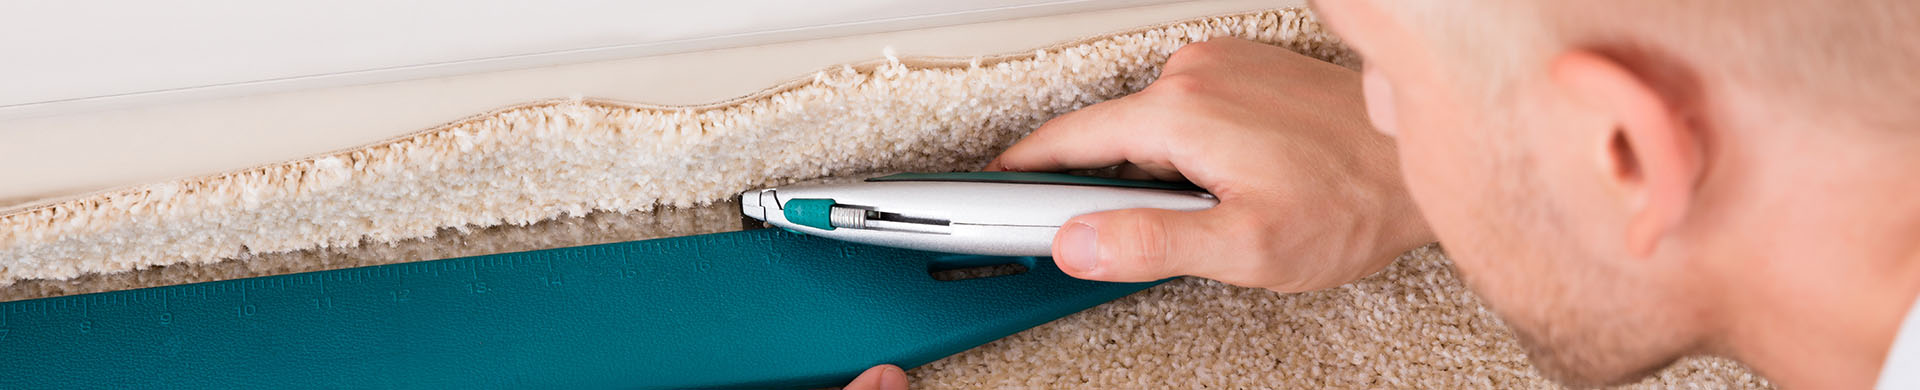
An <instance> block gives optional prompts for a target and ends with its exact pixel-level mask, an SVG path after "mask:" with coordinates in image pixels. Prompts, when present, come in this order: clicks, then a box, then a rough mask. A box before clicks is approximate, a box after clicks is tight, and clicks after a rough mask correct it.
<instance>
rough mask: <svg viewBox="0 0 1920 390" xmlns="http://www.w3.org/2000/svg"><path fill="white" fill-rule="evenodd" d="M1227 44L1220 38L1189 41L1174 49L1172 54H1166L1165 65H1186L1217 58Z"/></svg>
mask: <svg viewBox="0 0 1920 390" xmlns="http://www.w3.org/2000/svg"><path fill="white" fill-rule="evenodd" d="M1227 45H1228V43H1226V42H1224V41H1221V40H1205V41H1200V42H1194V43H1189V44H1187V45H1186V46H1181V47H1180V48H1179V49H1176V50H1174V51H1173V54H1172V55H1169V56H1167V65H1168V66H1176V65H1178V66H1186V65H1191V64H1190V63H1194V62H1199V63H1205V62H1210V61H1213V60H1217V59H1219V58H1220V56H1222V55H1223V54H1224V53H1222V52H1223V51H1225V50H1226V49H1227V48H1226V47H1225V46H1227Z"/></svg>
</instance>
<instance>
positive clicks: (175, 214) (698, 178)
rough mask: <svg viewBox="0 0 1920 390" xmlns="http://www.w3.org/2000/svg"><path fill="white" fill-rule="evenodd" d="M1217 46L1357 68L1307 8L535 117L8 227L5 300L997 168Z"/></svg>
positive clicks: (107, 194)
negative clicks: (1015, 151)
mask: <svg viewBox="0 0 1920 390" xmlns="http://www.w3.org/2000/svg"><path fill="white" fill-rule="evenodd" d="M1217 36H1234V37H1240V38H1247V39H1252V40H1256V41H1261V42H1265V43H1269V44H1280V45H1283V46H1288V47H1290V48H1293V49H1295V50H1298V51H1301V52H1303V53H1307V54H1309V55H1315V56H1317V57H1320V58H1322V59H1328V60H1333V61H1336V62H1345V63H1351V62H1352V59H1351V57H1350V56H1349V55H1348V54H1346V52H1345V51H1344V50H1343V49H1342V48H1341V47H1340V46H1339V43H1338V40H1337V39H1335V38H1332V37H1331V36H1330V35H1328V34H1326V33H1325V32H1324V31H1322V30H1321V29H1320V28H1319V26H1318V24H1316V23H1315V22H1314V21H1313V16H1312V15H1311V14H1310V13H1309V12H1307V11H1305V10H1301V9H1281V10H1270V11H1260V12H1251V13H1240V14H1231V15H1223V16H1214V17H1206V18H1199V19H1192V20H1187V21H1182V22H1174V23H1167V24H1162V25H1156V26H1151V27H1146V28H1140V29H1134V30H1128V31H1125V32H1119V33H1111V34H1104V35H1100V36H1095V37H1092V38H1086V39H1082V40H1078V41H1074V42H1073V43H1068V44H1061V45H1054V46H1050V47H1049V48H1045V49H1039V50H1034V51H1031V52H1025V53H1020V54H1007V55H998V56H981V57H966V58H964V60H963V59H962V58H955V57H922V58H909V59H899V58H891V57H890V58H886V59H882V60H874V61H867V62H863V63H859V64H849V65H843V66H839V67H834V68H829V69H827V70H823V71H820V72H817V73H816V74H815V75H814V76H813V77H811V78H805V79H797V80H794V81H790V82H787V83H784V84H780V85H776V86H774V87H770V88H768V89H765V90H762V91H760V92H756V93H753V94H749V95H746V96H742V97H739V98H735V99H730V100H727V101H723V102H717V103H712V104H704V105H696V106H660V105H647V104H636V103H626V102H619V101H612V100H603V99H585V98H580V99H555V100H545V101H537V102H532V103H526V104H520V105H515V106H510V107H506V108H502V109H497V110H494V111H490V112H487V113H484V114H481V115H476V116H472V117H468V118H465V119H462V120H459V121H454V122H450V123H447V124H445V125H441V126H436V127H433V128H430V129H427V130H423V131H420V132H416V133H413V134H408V135H405V136H400V137H395V138H392V139H389V140H388V141H383V142H376V143H372V144H369V145H367V146H363V147H358V148H350V149H347V150H342V151H337V152H333V153H323V154H320V155H316V156H310V157H306V158H301V159H295V160H289V161H286V162H281V163H275V164H266V165H262V166H257V167H253V168H248V169H242V170H237V171H231V172H227V173H222V174H215V175H205V176H196V177H191V178H186V179H180V180H173V181H168V182H162V183H156V184H148V185H139V186H130V187H125V188H121V189H115V190H107V191H99V192H94V193H90V194H85V195H80V196H75V197H68V198H61V199H56V200H52V201H44V202H39V203H35V204H31V205H24V206H16V207H13V208H11V209H7V210H4V211H0V285H5V284H10V283H12V282H13V281H15V280H19V279H67V278H72V277H74V276H78V275H81V274H85V273H108V272H120V271H127V270H134V269H142V268H146V267H152V266H158V265H166V264H174V263H206V262H212V261H218V260H220V259H223V258H229V257H235V256H239V255H241V254H244V253H250V252H251V253H276V252H285V251H292V250H299V249H308V248H316V247H334V246H352V245H358V243H360V242H362V241H363V240H371V241H376V242H391V241H397V240H403V239H410V238H419V237H427V236H430V235H432V234H433V232H434V231H435V230H436V229H438V228H444V227H486V226H494V225H501V224H515V225H523V224H528V223H533V222H537V221H541V220H546V219H551V218H555V217H561V216H568V215H583V214H585V213H587V212H590V211H595V210H603V211H644V210H649V209H651V208H653V207H655V206H657V205H671V206H682V207H684V206H690V205H697V204H705V203H708V202H712V201H714V200H718V199H724V198H726V197H729V196H731V195H732V194H733V193H736V192H738V191H742V190H745V189H748V188H749V187H751V186H754V185H763V184H769V183H779V182H783V181H792V180H797V179H803V178H809V177H819V176H826V175H831V174H835V173H845V172H852V171H871V170H879V169H888V168H900V169H904V168H911V167H914V166H928V165H937V164H939V163H942V162H948V163H950V162H952V160H958V159H977V158H982V157H984V156H988V155H990V153H991V152H993V151H997V150H999V149H1001V148H1004V147H1005V146H1006V145H1007V144H1010V143H1011V142H1012V141H1014V140H1016V139H1017V138H1018V137H1019V136H1020V135H1023V134H1025V133H1026V132H1028V131H1031V130H1032V129H1033V128H1035V127H1037V126H1038V125H1039V124H1040V123H1042V122H1044V121H1045V120H1046V119H1048V118H1051V117H1052V116H1055V115H1058V114H1061V113H1065V112H1067V111H1071V110H1073V109H1076V108H1079V107H1082V106H1085V105H1088V104H1092V103H1096V102H1099V101H1103V100H1107V99H1111V98H1115V97H1119V96H1123V95H1125V94H1127V93H1131V92H1133V91H1137V90H1139V89H1140V88H1142V87H1144V86H1145V85H1146V84H1147V83H1148V82H1150V81H1151V80H1152V78H1153V77H1154V75H1155V74H1156V73H1157V70H1158V64H1160V63H1161V62H1162V61H1164V59H1165V58H1166V56H1167V55H1168V54H1170V53H1172V51H1173V50H1175V49H1178V48H1179V47H1180V46H1183V45H1185V44H1187V43H1191V42H1195V41H1201V40H1205V39H1208V38H1210V37H1217ZM792 129H803V130H804V131H791V130H792Z"/></svg>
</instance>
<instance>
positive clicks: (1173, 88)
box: [1147, 73, 1212, 100]
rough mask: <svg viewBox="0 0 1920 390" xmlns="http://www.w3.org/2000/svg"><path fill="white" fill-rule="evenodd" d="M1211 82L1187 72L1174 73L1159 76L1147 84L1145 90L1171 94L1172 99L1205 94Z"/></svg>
mask: <svg viewBox="0 0 1920 390" xmlns="http://www.w3.org/2000/svg"><path fill="white" fill-rule="evenodd" d="M1208 84H1212V82H1211V81H1208V80H1206V79H1205V78H1203V77H1200V76H1195V75H1193V74H1188V73H1175V74H1169V75H1165V76H1161V77H1160V79H1159V80H1154V82H1153V84H1150V85H1148V86H1147V90H1149V91H1153V92H1155V93H1156V94H1160V95H1171V96H1170V97H1171V98H1174V99H1182V100H1184V99H1187V98H1191V97H1194V96H1199V95H1202V94H1205V93H1206V92H1207V90H1208V89H1210V86H1209V85H1208Z"/></svg>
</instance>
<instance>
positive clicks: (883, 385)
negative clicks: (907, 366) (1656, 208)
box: [844, 364, 907, 390]
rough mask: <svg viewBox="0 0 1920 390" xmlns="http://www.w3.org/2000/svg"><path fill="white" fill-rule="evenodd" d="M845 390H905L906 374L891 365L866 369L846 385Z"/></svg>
mask: <svg viewBox="0 0 1920 390" xmlns="http://www.w3.org/2000/svg"><path fill="white" fill-rule="evenodd" d="M844 389H846V390H907V372H906V371H904V370H901V369H900V367H898V366H894V365H892V364H882V365H878V366H873V368H869V369H867V371H866V372H862V373H860V376H859V377H855V378H853V382H852V383H848V384H847V387H845V388H844Z"/></svg>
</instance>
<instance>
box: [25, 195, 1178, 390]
mask: <svg viewBox="0 0 1920 390" xmlns="http://www.w3.org/2000/svg"><path fill="white" fill-rule="evenodd" d="M956 259H958V260H956ZM1022 260H1031V259H1022ZM1041 260H1042V261H1037V262H1033V263H1030V264H1032V266H1031V269H1030V270H1029V271H1027V272H1025V273H1021V274H1016V275H1008V276H1000V277H991V278H981V279H970V280H958V281H938V280H934V279H933V278H932V277H931V276H929V274H928V271H929V270H930V269H936V268H940V267H941V266H942V263H943V262H950V261H964V262H969V264H966V265H972V264H978V263H979V258H978V257H977V256H958V257H955V256H950V255H943V254H938V253H930V252H920V251H912V250H904V249H892V248H883V247H876V246H865V245H859V244H850V243H844V242H839V241H833V240H829V239H823V238H816V237H808V236H804V235H799V234H793V233H787V232H782V231H779V230H775V229H764V230H754V231H745V232H735V233H722V234H712V235H702V236H689V237H679V238H668V239H659V240H649V241H635V242H625V243H617V244H607V245H595V246H584V247H573V248H561V249H551V250H543V251H534V252H521V253H510V254H499V255H489V256H478V257H467V258H458V259H448V260H435V261H424V262H415V263H404V264H394V265H385V266H374V267H362V268H350V269H342V270H332V271H320V272H309V273H302V274H291V275H281V276H268V277H259V278H251V279H240V280H229V281H220V282H208V283H199V284H190V285H179V286H169V287H157V288H148V289H140V290H128V291H118V292H109V293H99V294H87V295H76V296H67V297H56V298H46V299H37V300H28V301H16V302H7V303H0V388H5V389H44V388H234V387H238V388H275V389H279V388H458V389H473V388H569V389H573V388H770V387H785V388H795V387H821V386H839V385H844V384H846V382H847V381H849V380H851V379H853V376H854V375H856V374H858V373H859V372H860V371H861V370H864V369H866V368H867V367H869V366H872V365H876V364H881V363H892V364H898V365H901V366H905V367H913V366H918V365H921V364H925V363H927V362H931V361H933V360H935V359H939V358H941V357H944V356H947V355H949V354H953V353H957V352H960V351H962V350H965V349H968V348H972V347H974V346H977V345H980V344H982V343H986V342H988V341H991V340H994V339H998V338H1000V337H1004V336H1006V335H1009V334H1012V333H1015V332H1018V331H1020V330H1023V329H1026V328H1029V327H1032V326H1036V325H1039V324H1042V323H1045V322H1048V321H1051V320H1053V319H1055V318H1058V317H1061V316H1064V315H1067V314H1070V313H1073V312H1077V311H1080V310H1083V309H1086V308H1088V307H1092V306H1094V305H1097V304H1099V303H1101V302H1106V301H1108V300H1112V299H1115V298H1119V297H1121V296H1125V295H1127V294H1131V293H1133V292H1135V291H1138V290H1141V289H1144V288H1146V287H1148V286H1151V285H1152V283H1137V284H1117V283H1099V282H1089V281H1082V280H1078V279H1074V278H1071V277H1068V276H1066V275H1064V274H1062V273H1061V272H1060V271H1059V269H1057V268H1055V267H1053V265H1052V264H1051V262H1048V261H1044V259H1041Z"/></svg>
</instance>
